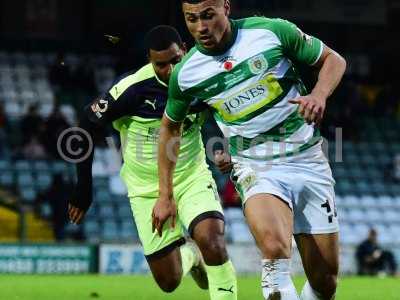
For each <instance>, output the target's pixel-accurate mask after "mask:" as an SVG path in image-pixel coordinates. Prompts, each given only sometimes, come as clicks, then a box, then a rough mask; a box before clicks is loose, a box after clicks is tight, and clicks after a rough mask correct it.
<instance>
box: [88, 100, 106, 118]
mask: <svg viewBox="0 0 400 300" xmlns="http://www.w3.org/2000/svg"><path fill="white" fill-rule="evenodd" d="M90 108H91V109H92V111H93V112H94V113H95V114H96V116H97V117H98V118H99V119H100V118H101V117H102V116H103V115H102V114H103V113H105V112H106V111H107V109H108V101H107V100H104V99H100V100H98V101H96V102H95V103H93V104H92V105H91V106H90Z"/></svg>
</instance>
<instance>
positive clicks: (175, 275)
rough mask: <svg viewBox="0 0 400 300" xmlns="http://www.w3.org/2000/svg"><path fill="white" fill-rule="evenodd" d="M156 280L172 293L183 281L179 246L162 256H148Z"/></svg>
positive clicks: (162, 288)
mask: <svg viewBox="0 0 400 300" xmlns="http://www.w3.org/2000/svg"><path fill="white" fill-rule="evenodd" d="M147 260H148V264H149V267H150V270H151V273H152V274H153V277H154V280H155V281H156V283H157V285H158V286H159V287H160V289H161V290H162V291H164V292H165V293H172V292H173V291H174V290H175V289H176V288H177V287H178V286H179V284H180V283H181V280H182V276H183V270H182V266H181V259H180V251H179V248H175V249H173V250H172V251H170V252H169V253H166V254H164V255H162V256H157V257H152V258H147Z"/></svg>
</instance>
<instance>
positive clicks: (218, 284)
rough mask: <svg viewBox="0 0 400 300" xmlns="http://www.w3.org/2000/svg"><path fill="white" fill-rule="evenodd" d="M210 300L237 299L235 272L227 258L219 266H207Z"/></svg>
mask: <svg viewBox="0 0 400 300" xmlns="http://www.w3.org/2000/svg"><path fill="white" fill-rule="evenodd" d="M206 270H207V277H208V284H209V290H210V298H211V300H237V282H236V272H235V268H234V267H233V264H232V262H231V261H230V260H228V261H227V262H226V263H225V264H223V265H221V266H207V265H206Z"/></svg>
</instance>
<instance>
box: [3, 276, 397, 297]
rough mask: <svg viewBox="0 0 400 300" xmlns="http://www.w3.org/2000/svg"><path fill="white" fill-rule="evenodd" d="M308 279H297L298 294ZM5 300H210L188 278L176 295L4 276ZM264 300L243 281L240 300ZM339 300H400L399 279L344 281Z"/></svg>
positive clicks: (116, 279) (132, 281)
mask: <svg viewBox="0 0 400 300" xmlns="http://www.w3.org/2000/svg"><path fill="white" fill-rule="evenodd" d="M304 281H305V278H302V277H297V278H296V279H295V283H296V286H297V288H298V290H300V289H301V287H302V285H303V283H304ZM0 299H1V300H14V299H15V300H90V299H99V300H103V299H104V300H120V299H121V300H173V299H176V300H186V299H188V300H203V299H204V300H208V299H209V297H208V293H207V292H204V291H202V290H200V289H198V288H197V286H196V285H195V284H194V282H193V281H192V280H191V278H185V279H184V280H183V282H182V284H181V286H180V287H179V288H178V289H177V290H176V291H175V292H174V293H172V294H164V293H162V292H161V291H160V290H159V289H158V287H157V286H156V284H155V283H154V281H153V280H152V278H151V277H150V276H104V275H76V276H67V275H65V276H58V275H54V276H47V275H46V276H44V275H43V276H40V275H1V276H0ZM258 299H259V300H261V299H263V297H262V295H261V291H260V280H259V277H258V276H257V277H256V276H253V277H241V278H239V300H258ZM336 299H337V300H400V279H399V278H383V279H381V278H371V277H364V278H360V277H344V278H341V279H340V282H339V289H338V293H337V297H336Z"/></svg>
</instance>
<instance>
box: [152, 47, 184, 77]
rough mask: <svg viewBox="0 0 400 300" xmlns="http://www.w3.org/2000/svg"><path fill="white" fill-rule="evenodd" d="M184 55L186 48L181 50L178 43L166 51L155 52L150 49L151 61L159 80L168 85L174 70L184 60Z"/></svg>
mask: <svg viewBox="0 0 400 300" xmlns="http://www.w3.org/2000/svg"><path fill="white" fill-rule="evenodd" d="M184 55H185V47H182V48H179V46H178V45H177V44H176V43H173V44H172V45H171V46H170V47H169V48H168V49H166V50H161V51H155V50H153V49H150V52H149V59H150V62H151V63H152V64H153V68H154V71H155V72H156V74H157V76H158V78H159V79H160V80H161V81H163V82H164V83H167V84H168V81H169V77H170V76H171V73H172V68H173V67H174V65H176V64H177V63H179V62H180V61H181V60H182V57H183V56H184Z"/></svg>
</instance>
